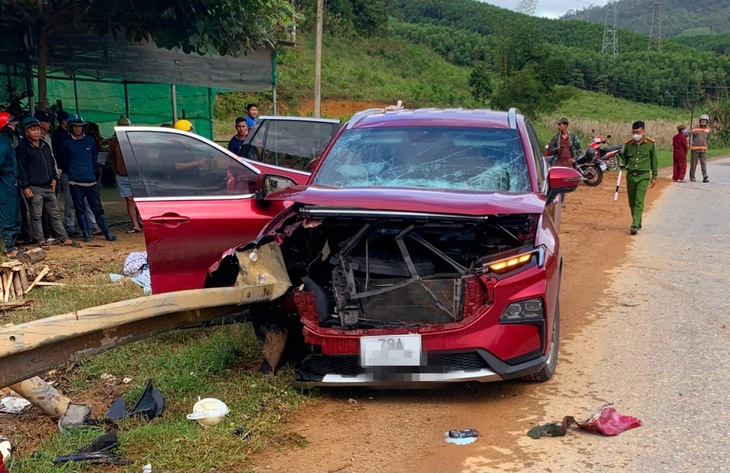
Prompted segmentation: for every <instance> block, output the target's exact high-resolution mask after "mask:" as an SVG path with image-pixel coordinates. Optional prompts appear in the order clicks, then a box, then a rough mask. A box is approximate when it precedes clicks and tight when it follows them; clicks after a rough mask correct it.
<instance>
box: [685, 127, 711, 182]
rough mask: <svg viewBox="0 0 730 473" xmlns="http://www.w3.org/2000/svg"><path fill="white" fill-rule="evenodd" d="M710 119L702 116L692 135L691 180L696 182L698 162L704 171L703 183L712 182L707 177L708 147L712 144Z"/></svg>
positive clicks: (690, 147)
mask: <svg viewBox="0 0 730 473" xmlns="http://www.w3.org/2000/svg"><path fill="white" fill-rule="evenodd" d="M709 121H710V117H708V116H707V115H705V114H702V115H700V124H699V126H696V127H694V128H692V132H691V133H690V138H691V142H690V146H689V149H690V150H691V151H692V159H691V161H690V163H689V180H690V181H692V182H695V170H696V169H697V161H699V162H700V168H701V169H702V182H710V179H709V178H708V177H707V146H708V145H709V144H710V132H711V130H710V127H709V125H708V122H709Z"/></svg>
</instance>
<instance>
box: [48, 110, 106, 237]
mask: <svg viewBox="0 0 730 473" xmlns="http://www.w3.org/2000/svg"><path fill="white" fill-rule="evenodd" d="M86 126H88V123H86V122H85V121H84V119H83V118H81V116H80V115H71V116H69V118H68V127H69V129H70V130H71V134H70V136H69V138H66V139H65V140H64V141H63V142H62V143H61V155H62V156H63V157H64V160H65V161H66V166H67V168H68V184H69V188H70V189H71V198H72V200H73V203H74V211H75V212H76V220H77V221H78V222H79V226H80V227H81V233H82V235H83V239H84V241H89V240H91V234H90V232H89V222H88V220H87V219H86V206H85V204H84V199H86V201H87V202H88V203H89V207H91V211H92V212H93V213H94V216H95V217H96V223H97V224H98V225H99V228H100V229H101V231H102V232H103V233H104V237H105V238H106V239H107V240H108V241H114V240H116V239H117V237H116V236H114V235H112V234H111V233H110V232H109V225H108V223H107V220H106V215H104V208H103V207H102V206H101V194H100V192H99V188H98V187H97V184H96V176H95V175H94V163H96V158H97V154H98V152H99V151H98V150H97V149H96V141H94V138H92V137H90V136H86V135H85V134H84V129H85V128H86Z"/></svg>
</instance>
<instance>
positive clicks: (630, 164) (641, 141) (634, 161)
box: [621, 121, 659, 235]
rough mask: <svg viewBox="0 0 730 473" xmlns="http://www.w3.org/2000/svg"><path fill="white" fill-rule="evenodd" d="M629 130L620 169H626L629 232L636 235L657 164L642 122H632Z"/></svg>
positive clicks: (655, 174) (654, 182)
mask: <svg viewBox="0 0 730 473" xmlns="http://www.w3.org/2000/svg"><path fill="white" fill-rule="evenodd" d="M631 132H632V133H633V134H632V135H631V138H629V139H628V140H627V141H626V143H624V149H623V151H621V169H626V193H627V194H628V196H629V208H630V209H631V216H632V221H631V234H632V235H636V234H637V233H638V231H639V229H641V216H642V214H643V213H644V197H645V196H646V191H647V189H648V188H649V187H654V186H655V185H656V179H657V176H658V175H659V171H658V169H659V164H658V161H657V157H656V150H655V148H654V140H652V139H651V138H649V137H647V136H645V135H644V122H642V121H636V122H634V124H633V125H631Z"/></svg>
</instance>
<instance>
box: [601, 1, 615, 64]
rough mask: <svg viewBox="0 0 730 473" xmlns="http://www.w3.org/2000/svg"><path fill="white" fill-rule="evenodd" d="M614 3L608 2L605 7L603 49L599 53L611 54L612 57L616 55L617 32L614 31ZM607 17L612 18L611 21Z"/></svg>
mask: <svg viewBox="0 0 730 473" xmlns="http://www.w3.org/2000/svg"><path fill="white" fill-rule="evenodd" d="M616 12H617V8H616V2H610V3H608V4H607V5H606V21H605V23H604V24H603V47H602V48H601V53H602V54H606V53H611V55H612V56H614V57H615V56H616V55H617V54H618V30H617V29H616V17H617V14H616ZM609 15H612V16H613V20H612V21H609Z"/></svg>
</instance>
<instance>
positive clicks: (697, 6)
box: [562, 0, 730, 38]
mask: <svg viewBox="0 0 730 473" xmlns="http://www.w3.org/2000/svg"><path fill="white" fill-rule="evenodd" d="M652 3H653V2H651V1H647V0H618V1H616V2H615V7H616V23H617V25H618V26H619V27H620V28H626V29H629V30H632V31H635V32H637V33H640V34H643V35H648V34H649V30H650V28H651V24H652V18H653V15H654V9H653V6H652ZM663 4H664V5H663V11H662V18H661V20H662V31H663V33H664V36H665V37H666V38H671V37H674V36H679V35H681V34H693V35H696V34H713V33H730V2H728V1H727V0H702V1H698V2H688V1H686V0H663ZM607 13H610V15H609V18H611V19H612V18H613V12H612V10H611V7H609V6H600V7H598V6H588V7H586V8H584V9H582V10H578V11H573V12H569V13H568V14H566V15H564V16H563V17H562V19H563V20H584V21H590V22H594V23H601V24H603V23H604V22H605V20H606V14H607ZM655 20H656V19H655ZM655 25H656V23H655Z"/></svg>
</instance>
